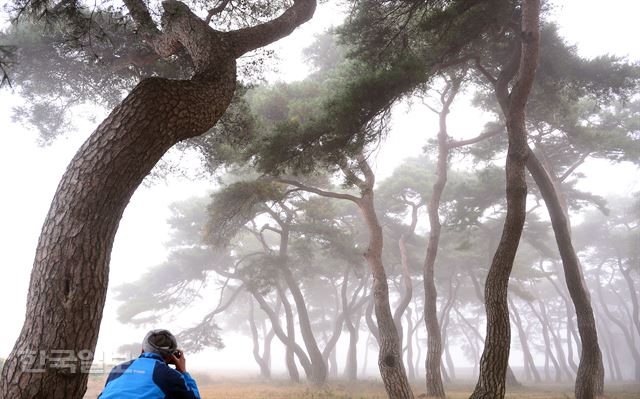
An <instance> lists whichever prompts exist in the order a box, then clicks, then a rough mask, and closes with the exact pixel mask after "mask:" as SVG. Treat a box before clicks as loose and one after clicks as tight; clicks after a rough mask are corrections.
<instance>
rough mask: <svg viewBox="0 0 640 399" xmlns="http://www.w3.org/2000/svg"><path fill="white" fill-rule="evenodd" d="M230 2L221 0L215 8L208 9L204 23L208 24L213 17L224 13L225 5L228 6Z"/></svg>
mask: <svg viewBox="0 0 640 399" xmlns="http://www.w3.org/2000/svg"><path fill="white" fill-rule="evenodd" d="M230 1H231V0H222V1H221V2H220V3H219V4H218V5H217V6H215V7H214V8H212V9H210V10H209V12H208V13H207V18H206V19H205V22H206V23H210V22H211V18H213V16H214V15H217V14H220V13H221V12H222V11H224V9H225V8H226V7H227V4H229V2H230Z"/></svg>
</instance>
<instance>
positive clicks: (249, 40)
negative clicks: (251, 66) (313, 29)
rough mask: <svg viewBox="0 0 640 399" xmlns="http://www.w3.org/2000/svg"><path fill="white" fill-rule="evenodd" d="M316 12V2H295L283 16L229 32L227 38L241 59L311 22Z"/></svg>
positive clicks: (296, 0)
mask: <svg viewBox="0 0 640 399" xmlns="http://www.w3.org/2000/svg"><path fill="white" fill-rule="evenodd" d="M315 10H316V1H315V0H294V3H293V5H292V6H291V7H289V8H288V9H287V10H286V11H285V12H284V13H283V14H282V15H280V16H279V17H277V18H275V19H272V20H271V21H269V22H265V23H263V24H260V25H256V26H253V27H250V28H244V29H238V30H235V31H231V32H229V33H228V34H227V37H228V38H229V40H230V41H231V48H233V49H234V55H235V56H236V58H237V57H240V56H241V55H243V54H245V53H247V52H249V51H252V50H255V49H258V48H260V47H264V46H266V45H268V44H271V43H273V42H275V41H277V40H279V39H282V38H283V37H285V36H288V35H289V34H290V33H291V32H293V31H294V29H295V28H297V27H298V26H300V25H302V24H303V23H305V22H307V21H308V20H310V19H311V17H312V16H313V13H314V12H315Z"/></svg>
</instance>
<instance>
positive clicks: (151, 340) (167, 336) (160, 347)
mask: <svg viewBox="0 0 640 399" xmlns="http://www.w3.org/2000/svg"><path fill="white" fill-rule="evenodd" d="M142 349H143V350H144V351H145V352H153V353H157V354H158V355H160V356H170V355H171V354H172V353H173V352H175V351H176V349H178V342H177V341H176V337H174V336H173V334H171V333H170V332H169V331H167V330H151V331H149V332H148V333H147V335H145V337H144V340H143V341H142Z"/></svg>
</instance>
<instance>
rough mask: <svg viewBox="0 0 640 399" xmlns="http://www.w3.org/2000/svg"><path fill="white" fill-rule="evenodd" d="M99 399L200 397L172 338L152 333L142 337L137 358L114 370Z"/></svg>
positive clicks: (164, 333) (156, 331)
mask: <svg viewBox="0 0 640 399" xmlns="http://www.w3.org/2000/svg"><path fill="white" fill-rule="evenodd" d="M170 364H173V365H175V367H176V368H175V369H173V368H171V367H169V365H170ZM98 398H99V399H111V398H119V399H125V398H145V399H154V398H158V399H163V398H166V399H200V393H199V392H198V387H197V386H196V382H195V380H194V379H193V378H192V377H191V376H190V375H189V373H187V369H186V359H185V357H184V353H183V352H182V351H179V350H178V344H177V341H176V338H175V337H174V336H173V334H171V333H170V332H169V331H167V330H152V331H149V333H147V335H146V336H145V337H144V341H143V342H142V353H141V354H140V357H138V358H137V359H134V360H130V361H128V362H126V363H122V364H119V365H117V366H116V367H114V368H113V370H111V373H110V374H109V377H108V378H107V383H106V384H105V387H104V390H103V391H102V393H101V394H100V396H98Z"/></svg>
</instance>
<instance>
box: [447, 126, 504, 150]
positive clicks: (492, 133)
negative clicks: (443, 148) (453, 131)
mask: <svg viewBox="0 0 640 399" xmlns="http://www.w3.org/2000/svg"><path fill="white" fill-rule="evenodd" d="M501 132H502V130H497V129H496V130H491V131H489V132H484V133H482V134H479V135H477V136H476V137H473V138H470V139H467V140H454V141H450V142H449V143H448V144H447V147H449V149H453V148H458V147H464V146H467V145H471V144H475V143H478V142H480V141H482V140H484V139H488V138H489V137H493V136H497V135H498V134H500V133H501Z"/></svg>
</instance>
